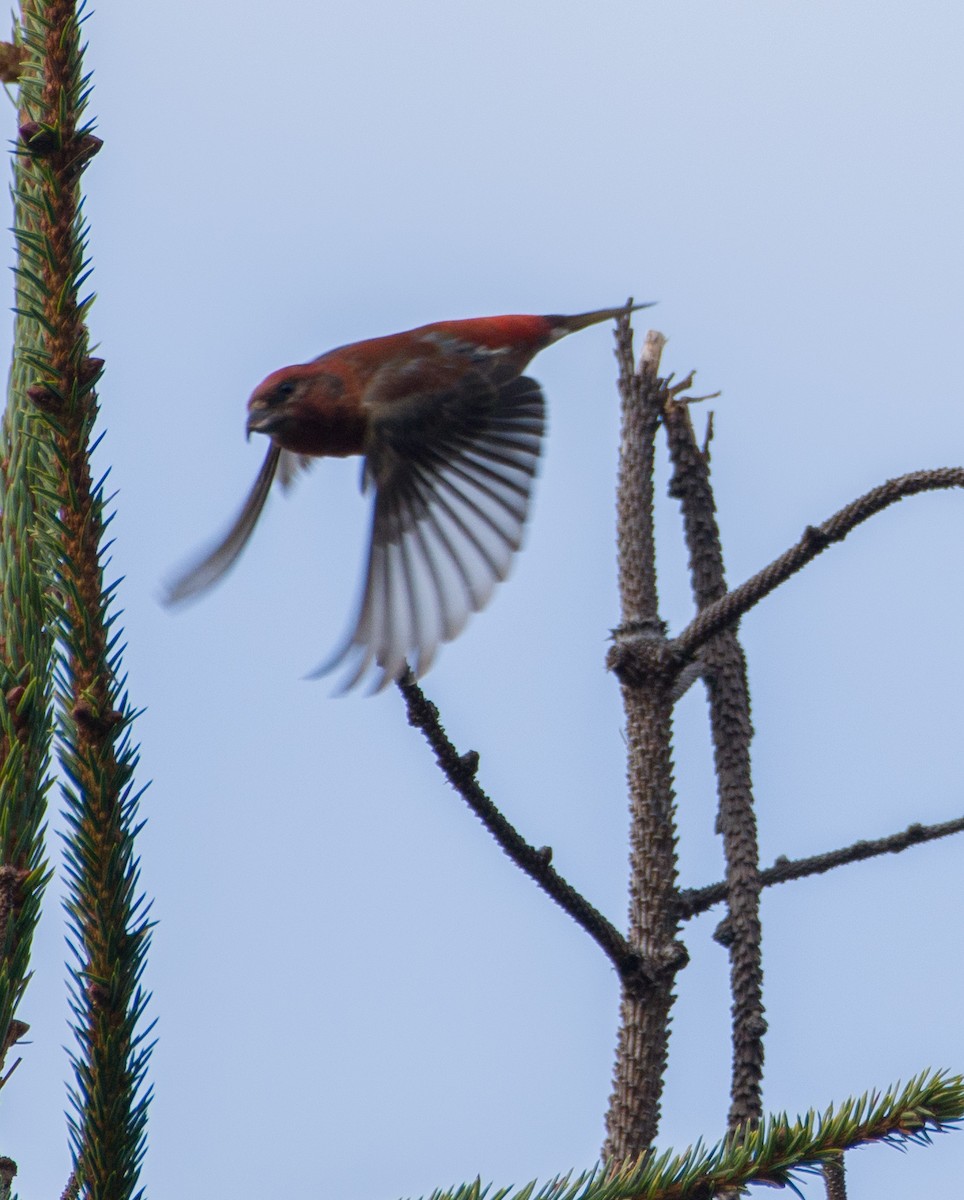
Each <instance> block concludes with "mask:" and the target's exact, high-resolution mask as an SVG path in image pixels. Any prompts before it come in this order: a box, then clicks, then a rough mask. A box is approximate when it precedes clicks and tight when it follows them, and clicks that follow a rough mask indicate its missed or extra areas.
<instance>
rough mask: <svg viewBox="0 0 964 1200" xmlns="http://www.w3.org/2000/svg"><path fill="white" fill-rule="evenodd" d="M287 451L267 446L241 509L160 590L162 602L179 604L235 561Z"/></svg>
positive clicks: (194, 594) (255, 521) (214, 580)
mask: <svg viewBox="0 0 964 1200" xmlns="http://www.w3.org/2000/svg"><path fill="white" fill-rule="evenodd" d="M288 457H293V456H289V455H288V454H287V452H282V451H281V450H280V449H279V448H278V447H277V446H276V445H275V444H274V443H273V442H272V443H271V445H270V446H269V447H268V453H267V454H266V455H265V460H264V462H263V463H262V464H261V470H260V471H259V472H258V477H257V479H255V481H254V484H253V485H252V488H251V491H250V492H249V493H248V496H247V499H246V500H245V502H244V504H242V506H241V511H240V512H239V513H238V515H237V516H236V517H235V519H234V523H233V524H232V525H231V527H230V529H228V531H227V533H226V534H225V535H224V537H222V538H221V540H220V541H219V542H218V543H217V544H216V545H215V546H214V547H213V548H212V549H211V550H209V551H207V552H206V553H205V554H204V555H202V557H201V558H200V559H199V560H198V561H196V562H194V563H192V564H191V566H189V567H188V568H187V569H186V570H184V571H183V572H182V573H181V574H180V575H178V576H177V577H176V578H175V579H172V580H171V582H170V583H169V584H168V585H167V586H166V588H165V590H164V593H163V597H162V598H163V601H164V603H165V604H182V603H183V602H184V601H185V600H191V599H193V598H194V597H195V596H199V595H200V594H201V593H202V592H206V591H207V590H208V588H210V587H213V586H214V585H215V584H216V583H217V582H218V580H219V579H221V578H222V577H223V576H224V575H225V574H227V572H228V571H230V569H231V568H232V567H233V566H234V564H235V563H236V562H237V561H238V558H239V556H240V554H241V551H242V550H243V549H244V548H245V546H246V545H247V544H248V539H249V538H250V537H251V534H252V532H253V531H254V527H255V525H256V524H257V523H258V517H260V516H261V510H262V509H263V508H264V505H265V501H266V500H267V499H268V493H269V492H270V491H271V484H272V482H273V481H274V477H275V472H276V471H277V470H278V461H279V458H281V459H287V458H288Z"/></svg>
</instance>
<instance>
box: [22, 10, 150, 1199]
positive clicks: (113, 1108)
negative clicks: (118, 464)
mask: <svg viewBox="0 0 964 1200" xmlns="http://www.w3.org/2000/svg"><path fill="white" fill-rule="evenodd" d="M22 21H23V44H24V45H25V47H26V48H27V59H26V61H25V63H24V66H23V70H22V82H21V109H22V119H21V125H20V138H19V143H18V153H19V155H20V160H21V163H22V164H23V169H24V171H25V172H28V173H29V175H30V179H31V186H30V188H29V190H26V191H25V192H24V200H23V206H24V208H25V209H29V211H30V214H31V217H30V221H29V223H27V224H25V225H24V227H22V228H21V227H19V226H18V229H17V231H16V236H17V243H18V249H19V254H20V260H19V265H18V280H19V288H20V293H19V295H18V307H19V311H20V313H21V320H23V321H25V322H29V323H31V324H32V325H33V327H34V333H33V339H32V345H31V347H30V352H29V354H27V355H25V356H24V359H23V361H24V363H25V365H26V366H28V367H29V368H30V370H31V371H32V372H33V373H34V374H33V379H32V382H31V383H30V385H29V387H28V389H27V395H28V397H29V398H30V400H31V402H32V403H33V405H34V408H35V410H36V411H37V413H38V414H39V416H38V424H39V423H40V422H41V421H42V423H43V429H44V438H45V442H46V445H47V448H48V452H47V455H46V458H45V461H44V462H43V464H42V467H41V470H40V472H39V474H40V476H41V479H40V482H39V485H38V488H37V491H38V494H39V495H42V496H43V497H44V498H45V499H47V500H49V501H50V504H49V505H48V507H47V508H45V510H44V511H43V512H42V513H40V514H39V516H40V526H39V529H40V538H41V540H42V542H43V547H44V552H45V554H46V557H47V569H48V572H49V579H48V591H47V597H46V599H47V611H48V615H49V618H50V621H51V623H52V625H53V627H54V629H55V631H56V635H57V638H58V641H59V644H60V651H61V653H60V657H59V662H58V667H57V670H56V672H55V679H54V688H55V696H56V702H57V706H58V710H59V711H58V728H59V740H60V745H59V751H60V761H61V765H62V767H63V770H64V774H65V776H66V782H65V784H64V787H63V796H64V801H65V806H66V807H65V814H64V815H65V819H66V822H67V833H66V835H65V874H66V881H67V887H68V895H67V898H66V901H65V907H66V909H67V913H68V919H69V925H70V936H69V944H70V947H71V951H72V954H73V958H74V962H73V965H72V970H71V975H72V988H73V994H72V998H71V1008H72V1011H73V1016H74V1031H75V1035H76V1038H77V1048H76V1050H75V1051H74V1053H73V1055H72V1061H73V1066H74V1074H75V1082H74V1085H73V1087H72V1088H71V1090H70V1096H71V1101H72V1108H73V1112H72V1115H71V1117H70V1122H69V1123H70V1133H71V1140H72V1144H73V1151H74V1160H75V1178H79V1179H82V1180H83V1192H84V1195H85V1196H86V1197H89V1200H131V1197H133V1196H134V1194H135V1190H136V1187H137V1180H138V1175H139V1171H140V1165H141V1160H142V1157H143V1154H144V1139H145V1126H146V1119H147V1104H148V1101H149V1092H148V1091H147V1090H146V1089H145V1084H144V1081H145V1072H146V1068H147V1060H148V1056H149V1054H150V1046H149V1044H147V1042H146V1038H147V1037H148V1035H149V1029H147V1030H145V1029H143V1028H142V1026H143V1015H144V1008H145V1005H146V1003H147V996H146V994H145V993H144V990H143V988H142V982H141V979H142V974H143V970H144V964H145V955H146V951H147V946H148V941H149V930H150V923H149V921H148V916H147V909H146V906H145V902H144V899H143V897H142V896H141V895H140V894H139V882H138V862H137V856H136V853H135V844H134V839H135V836H136V833H137V829H138V826H137V803H138V793H137V792H136V791H135V789H134V786H133V775H134V770H135V767H136V764H137V751H136V748H135V747H134V746H133V745H132V743H131V740H130V726H131V722H132V720H133V718H134V715H135V714H134V712H133V710H132V709H131V706H130V703H129V700H128V697H127V694H126V690H125V680H124V676H123V672H122V666H121V650H122V647H121V646H120V636H121V635H120V634H119V633H118V631H117V630H116V628H114V625H115V622H116V617H115V616H114V615H112V614H111V612H110V607H111V595H112V591H113V588H112V587H105V585H104V578H103V556H104V554H105V553H106V550H107V546H106V543H105V529H106V526H107V524H108V522H109V517H108V516H105V511H104V509H105V499H104V492H103V480H100V481H99V482H97V481H95V480H94V479H93V477H92V474H91V469H90V453H91V450H92V439H93V426H94V422H95V419H96V416H97V398H96V394H95V391H94V385H95V383H96V381H97V379H98V377H99V375H100V372H101V369H102V366H103V364H102V363H101V361H100V360H99V359H94V358H91V357H90V354H89V349H88V334H87V328H86V324H85V319H86V314H87V310H88V308H89V306H90V303H91V297H89V296H85V295H83V294H82V292H81V288H82V287H83V285H84V283H85V281H86V279H87V277H88V274H89V262H88V260H87V258H86V245H87V229H86V226H85V224H84V221H83V219H82V216H81V204H80V189H79V181H80V176H81V173H82V171H83V169H84V167H85V166H86V165H87V164H88V162H89V161H90V159H91V157H92V156H93V155H94V154H96V153H97V151H98V150H99V149H100V141H99V139H98V138H96V137H94V135H93V133H92V131H91V126H90V125H89V124H83V123H82V120H83V113H84V109H85V106H86V102H87V98H88V95H89V77H87V76H85V75H84V73H83V62H82V46H81V39H80V14H79V12H78V10H77V9H76V8H75V6H74V3H73V0H24V2H23V10H22Z"/></svg>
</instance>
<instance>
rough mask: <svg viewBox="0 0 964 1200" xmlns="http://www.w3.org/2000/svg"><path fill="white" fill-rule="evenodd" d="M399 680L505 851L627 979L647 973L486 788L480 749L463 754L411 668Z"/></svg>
mask: <svg viewBox="0 0 964 1200" xmlns="http://www.w3.org/2000/svg"><path fill="white" fill-rule="evenodd" d="M397 686H398V690H399V691H400V692H401V693H402V696H403V698H404V700H405V705H406V708H407V710H408V722H409V724H410V725H413V726H414V727H415V728H416V729H420V730H421V731H422V733H423V734H424V736H425V740H426V741H427V742H428V744H429V745H430V746H431V747H432V749H433V750H434V751H435V758H436V761H437V762H438V765H439V767H440V768H441V769H442V773H443V774H444V775H445V777H446V779H447V780H448V781H449V783H450V784H451V785H452V787H453V788H455V790H456V791H457V792H458V793H459V795H460V796H461V797H462V799H463V800H464V801H465V803H466V804H467V805H468V806H469V808H470V809H471V810H472V812H474V813H475V815H476V816H477V817H478V818H479V820H480V821H481V822H482V824H483V825H484V826H485V828H486V829H487V830H488V831H489V833H491V834H492V836H493V837H494V838H495V840H496V842H497V843H498V844H499V846H500V847H501V848H502V850H503V851H504V852H505V854H507V855H508V857H509V858H511V859H512V861H513V862H514V863H515V864H516V866H517V867H520V868H521V869H522V870H523V871H525V873H526V874H527V875H528V876H529V877H530V878H531V879H533V880H534V881H535V882H536V883H537V884H538V885H539V887H541V888H542V890H543V891H544V892H545V893H546V894H547V895H548V896H550V897H551V898H552V899H553V900H555V902H556V903H557V904H558V905H559V907H560V908H561V909H563V911H564V912H566V913H568V914H569V916H570V917H572V919H573V920H574V921H575V922H576V923H577V924H578V925H580V926H582V928H583V929H584V930H585V931H586V932H587V933H588V934H589V936H590V937H591V938H592V939H593V940H594V941H595V942H596V943H597V945H599V947H600V948H601V949H602V950H603V952H604V953H605V954H606V956H607V957H608V958H609V960H610V962H612V964H613V966H614V967H615V968H616V970H617V972H618V973H619V976H620V978H621V979H623V980H624V981H629V980H638V979H640V977H643V978H645V975H646V966H645V964H644V962H643V960H642V956H641V955H639V954H636V953H634V952H633V950H632V948H631V947H630V944H629V942H628V941H627V940H626V938H624V937H623V935H622V934H621V933H620V932H619V930H618V929H616V927H615V926H614V925H612V924H611V923H610V922H609V921H607V920H606V918H605V917H604V916H603V915H602V913H600V912H599V911H598V909H596V908H594V907H593V906H592V905H591V904H590V903H589V901H588V900H586V899H585V897H584V896H582V895H581V894H580V893H579V892H577V891H576V889H575V888H574V887H573V886H572V885H571V884H570V883H568V882H567V881H566V880H565V879H563V877H562V876H561V875H560V874H559V873H558V872H557V871H556V870H555V869H554V868H553V866H552V852H551V850H549V848H548V847H545V846H544V847H541V848H538V849H537V848H536V847H535V846H532V845H530V844H529V843H528V842H527V841H526V840H525V838H524V837H523V836H522V835H521V834H520V833H519V832H518V830H516V829H515V827H514V826H513V825H511V824H510V823H509V821H508V820H506V818H505V816H503V814H502V812H501V811H500V810H499V809H498V808H497V807H496V805H495V804H494V803H493V802H492V800H491V799H490V798H489V797H488V796H487V795H486V794H485V792H484V791H483V790H482V788H481V787H480V786H479V782H478V780H477V779H476V777H475V773H476V771H477V770H478V766H479V756H478V754H477V753H476V752H475V751H473V750H470V751H469V752H468V753H466V754H459V752H458V751H457V750H456V748H455V747H454V746H453V744H452V742H451V741H450V740H449V737H448V735H447V734H446V732H445V729H444V728H443V726H442V723H441V720H440V718H439V711H438V708H437V707H436V706H435V705H434V704H433V703H432V702H431V701H430V700H428V699H427V698H426V696H425V693H424V692H423V691H422V689H421V688H420V687H419V685H418V684H417V683H416V681H415V677H414V676H413V675H412V673H411V671H407V672H406V673H405V674H404V675H403V676H402V677H401V679H399V680H398V681H397Z"/></svg>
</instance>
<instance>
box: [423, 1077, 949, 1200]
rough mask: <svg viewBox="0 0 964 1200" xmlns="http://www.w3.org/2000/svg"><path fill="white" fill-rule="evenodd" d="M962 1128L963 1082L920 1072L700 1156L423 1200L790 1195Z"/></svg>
mask: <svg viewBox="0 0 964 1200" xmlns="http://www.w3.org/2000/svg"><path fill="white" fill-rule="evenodd" d="M962 1120H964V1078H962V1077H961V1076H951V1075H948V1074H947V1073H946V1072H929V1071H927V1072H923V1073H922V1074H920V1075H918V1076H916V1077H915V1078H914V1079H912V1080H911V1081H910V1082H909V1083H908V1084H907V1085H906V1086H905V1087H903V1088H901V1087H900V1085H899V1084H898V1085H897V1087H896V1088H893V1089H891V1090H890V1091H888V1092H886V1093H884V1094H883V1095H881V1094H880V1093H878V1092H872V1093H867V1094H865V1095H863V1096H860V1097H859V1098H851V1099H849V1100H846V1101H845V1102H844V1103H843V1104H841V1105H840V1106H839V1107H836V1108H834V1107H831V1108H828V1109H827V1110H826V1112H824V1113H822V1114H821V1113H815V1112H813V1111H811V1112H809V1113H807V1115H806V1116H805V1117H803V1118H797V1120H795V1121H791V1120H790V1119H789V1117H788V1116H787V1115H786V1113H779V1114H777V1115H775V1116H771V1117H768V1118H767V1119H766V1121H764V1122H763V1123H762V1124H761V1125H759V1126H758V1127H757V1128H755V1129H751V1130H749V1131H746V1132H744V1133H743V1134H742V1135H741V1136H740V1137H739V1138H732V1137H728V1138H724V1139H723V1140H722V1141H721V1142H718V1143H717V1144H716V1145H715V1146H712V1147H710V1148H709V1149H707V1148H706V1147H704V1146H703V1145H702V1143H697V1144H696V1145H695V1146H692V1147H690V1149H688V1150H686V1151H685V1152H684V1153H682V1154H677V1153H675V1152H674V1151H672V1150H667V1151H666V1152H665V1153H663V1154H661V1155H658V1156H657V1155H652V1154H651V1155H647V1156H644V1158H643V1159H642V1160H641V1161H639V1162H633V1161H628V1162H626V1163H624V1164H622V1165H621V1166H620V1167H619V1168H618V1169H617V1170H616V1171H614V1172H607V1171H606V1170H605V1169H604V1168H597V1169H596V1170H594V1171H590V1172H587V1173H585V1174H582V1175H579V1176H578V1177H576V1178H573V1177H572V1176H564V1177H562V1178H558V1179H553V1180H550V1181H549V1182H548V1183H546V1184H543V1185H542V1186H541V1187H540V1186H538V1185H537V1184H536V1183H534V1182H533V1183H529V1184H526V1185H525V1186H524V1187H522V1188H519V1189H518V1190H516V1189H514V1188H512V1187H506V1188H499V1189H497V1190H495V1191H492V1190H491V1188H490V1187H489V1186H483V1184H482V1183H481V1182H480V1181H479V1180H476V1181H475V1182H474V1183H470V1184H463V1185H462V1186H461V1187H458V1188H455V1189H453V1190H450V1191H435V1192H433V1193H432V1195H431V1200H509V1198H511V1200H710V1198H711V1197H713V1196H715V1195H717V1194H718V1193H719V1192H724V1191H738V1190H739V1189H741V1188H745V1187H748V1186H750V1185H752V1184H754V1183H757V1184H770V1185H774V1184H775V1185H777V1186H781V1187H789V1188H791V1189H793V1190H795V1191H796V1190H797V1180H798V1179H799V1177H800V1176H801V1175H804V1174H807V1173H813V1172H816V1171H819V1170H820V1168H821V1167H822V1165H823V1164H824V1163H825V1162H827V1161H828V1160H831V1159H833V1158H835V1157H836V1156H838V1155H840V1154H841V1153H842V1152H843V1151H845V1150H853V1149H855V1148H856V1147H858V1146H865V1145H869V1144H871V1143H882V1144H884V1145H889V1146H896V1147H898V1148H900V1147H904V1146H906V1145H908V1144H913V1143H918V1144H922V1143H927V1142H929V1141H930V1140H931V1138H932V1136H933V1134H935V1133H940V1132H943V1131H945V1130H948V1129H951V1128H953V1127H954V1126H956V1125H958V1124H959V1123H960V1122H961V1121H962Z"/></svg>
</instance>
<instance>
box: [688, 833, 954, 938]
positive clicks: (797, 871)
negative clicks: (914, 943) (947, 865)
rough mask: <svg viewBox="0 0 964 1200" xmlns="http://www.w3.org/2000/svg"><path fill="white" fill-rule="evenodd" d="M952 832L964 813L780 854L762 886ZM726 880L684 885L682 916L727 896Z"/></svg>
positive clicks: (762, 879)
mask: <svg viewBox="0 0 964 1200" xmlns="http://www.w3.org/2000/svg"><path fill="white" fill-rule="evenodd" d="M953 833H964V817H957V818H955V819H954V820H953V821H942V822H941V823H940V824H937V825H920V824H918V823H916V822H915V823H914V824H913V825H908V826H907V828H906V829H902V830H901V831H900V832H899V833H892V834H890V835H889V836H888V837H883V838H877V839H876V840H874V841H859V842H853V843H852V844H851V845H850V846H843V847H841V849H839V850H828V851H826V852H825V853H824V854H813V855H810V856H809V857H808V858H795V859H790V858H786V857H785V856H784V855H781V856H780V857H779V858H778V859H776V861H775V862H774V864H773V866H772V867H767V868H765V869H764V870H762V871H761V872H760V886H761V887H772V886H773V885H774V884H776V883H788V882H789V881H790V880H792V879H806V878H807V876H809V875H823V874H825V873H826V872H827V871H832V870H833V869H834V868H835V867H842V866H844V865H845V864H846V863H853V862H862V861H863V860H864V859H867V858H877V857H879V856H880V855H881V854H899V853H900V852H901V851H903V850H908V849H909V848H910V847H911V846H920V845H922V844H923V843H924V842H933V841H936V840H937V839H938V838H943V837H949V836H950V835H951V834H953ZM726 887H727V885H726V883H725V882H723V881H721V882H720V883H712V884H709V885H708V886H707V887H701V888H684V889H683V890H681V891H680V893H679V897H678V904H679V914H680V918H681V919H682V920H684V921H685V920H688V919H689V918H690V917H695V916H697V915H698V914H699V913H702V912H706V911H707V910H708V909H710V908H712V907H713V905H714V904H719V903H720V901H721V900H725V899H726Z"/></svg>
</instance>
